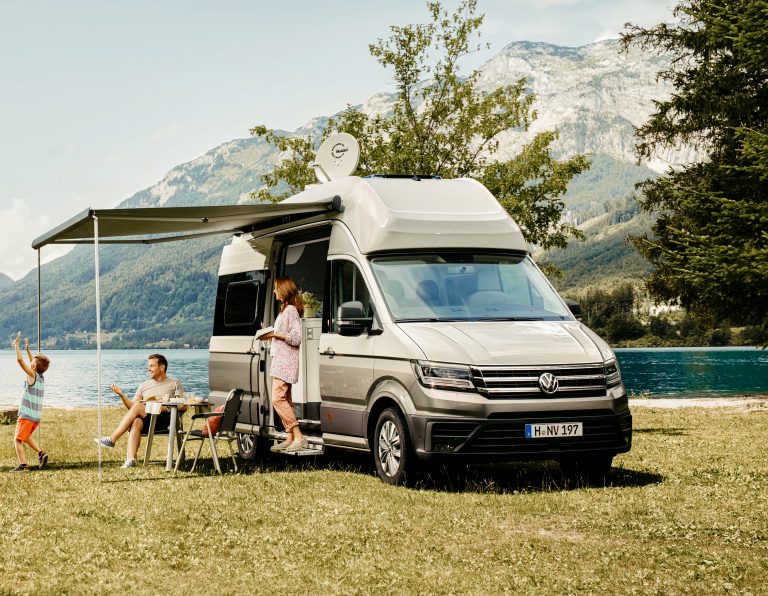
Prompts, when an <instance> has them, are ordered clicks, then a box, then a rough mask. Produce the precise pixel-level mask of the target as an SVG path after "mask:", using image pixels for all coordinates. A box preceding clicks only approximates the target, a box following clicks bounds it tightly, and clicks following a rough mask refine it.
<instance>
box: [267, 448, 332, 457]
mask: <svg viewBox="0 0 768 596" xmlns="http://www.w3.org/2000/svg"><path fill="white" fill-rule="evenodd" d="M274 453H276V454H277V455H287V456H288V457H291V456H296V457H307V456H313V455H322V454H323V453H325V449H324V448H323V446H322V445H318V446H317V447H313V446H311V445H310V446H309V447H307V448H306V449H302V450H301V451H275V452H274Z"/></svg>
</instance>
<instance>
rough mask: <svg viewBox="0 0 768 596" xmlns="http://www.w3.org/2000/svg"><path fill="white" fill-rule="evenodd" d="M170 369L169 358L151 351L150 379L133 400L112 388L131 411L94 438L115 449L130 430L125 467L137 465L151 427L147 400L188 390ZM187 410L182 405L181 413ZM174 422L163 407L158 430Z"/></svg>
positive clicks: (139, 389) (168, 411)
mask: <svg viewBox="0 0 768 596" xmlns="http://www.w3.org/2000/svg"><path fill="white" fill-rule="evenodd" d="M167 370H168V361H167V360H166V359H165V356H163V355H162V354H150V355H149V356H148V364H147V372H148V373H149V376H150V378H149V379H148V380H146V381H144V382H143V383H142V384H141V385H139V388H138V389H137V390H136V395H134V396H133V399H132V400H131V399H128V396H127V395H126V394H125V393H124V392H123V390H122V389H120V387H118V386H117V385H114V384H113V385H112V391H114V392H115V393H116V394H117V395H118V396H119V397H120V399H121V400H123V405H124V406H125V407H126V408H127V409H128V412H126V414H125V416H123V419H122V420H121V421H120V424H118V425H117V428H116V429H115V432H113V433H112V434H111V435H109V436H105V437H102V438H101V439H94V441H96V443H97V444H98V443H100V444H101V446H102V447H107V448H109V449H114V447H115V443H117V441H118V439H120V437H122V436H123V434H125V433H126V431H130V432H129V434H128V450H127V453H126V457H125V463H124V464H123V465H122V466H121V467H123V468H133V467H135V466H136V454H137V453H138V451H139V444H140V443H141V435H142V434H147V432H146V431H147V430H148V429H149V418H147V409H146V403H147V402H149V401H162V400H163V399H164V398H165V396H168V397H174V395H177V394H179V393H183V392H184V388H183V387H182V385H181V381H179V380H178V379H174V378H173V377H169V376H168V375H167V374H166V371H167ZM185 409H186V407H184V406H181V407H180V408H179V412H183V411H184V410H185ZM170 422H171V414H170V410H169V409H168V408H166V407H163V408H162V409H161V411H160V413H159V414H157V419H156V420H155V432H158V431H165V430H168V427H169V426H170ZM142 431H144V432H142Z"/></svg>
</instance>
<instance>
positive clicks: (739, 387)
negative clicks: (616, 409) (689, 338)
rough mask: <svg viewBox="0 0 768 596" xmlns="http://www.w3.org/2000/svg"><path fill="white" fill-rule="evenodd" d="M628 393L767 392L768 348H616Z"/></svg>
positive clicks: (707, 394) (704, 394)
mask: <svg viewBox="0 0 768 596" xmlns="http://www.w3.org/2000/svg"><path fill="white" fill-rule="evenodd" d="M616 357H617V358H618V359H619V365H620V366H621V376H622V379H623V380H624V385H625V386H626V388H627V392H628V393H629V394H630V395H632V393H635V394H640V393H644V392H649V394H650V395H649V396H648V397H680V398H688V397H728V396H733V395H753V394H758V393H762V394H766V393H768V350H759V349H757V348H742V347H738V348H643V349H617V350H616Z"/></svg>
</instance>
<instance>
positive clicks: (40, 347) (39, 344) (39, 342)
mask: <svg viewBox="0 0 768 596" xmlns="http://www.w3.org/2000/svg"><path fill="white" fill-rule="evenodd" d="M40 250H41V249H40V248H38V249H37V351H38V352H42V351H43V345H42V339H41V335H40V316H41V315H40V313H41V312H42V310H41V308H40V305H41V299H40V296H41V295H42V293H43V288H42V286H41V285H40Z"/></svg>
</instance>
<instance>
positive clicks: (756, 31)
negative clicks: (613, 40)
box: [621, 0, 768, 342]
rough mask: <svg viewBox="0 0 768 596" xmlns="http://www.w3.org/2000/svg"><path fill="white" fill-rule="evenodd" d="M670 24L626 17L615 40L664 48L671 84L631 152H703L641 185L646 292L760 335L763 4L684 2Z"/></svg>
mask: <svg viewBox="0 0 768 596" xmlns="http://www.w3.org/2000/svg"><path fill="white" fill-rule="evenodd" d="M674 15H675V16H676V17H677V18H678V19H679V23H678V24H675V25H669V24H660V25H657V26H655V27H653V28H650V29H645V28H642V27H638V26H635V25H629V24H628V25H627V28H628V32H627V33H626V34H625V35H623V36H622V40H621V41H622V45H623V47H624V49H627V48H628V47H630V46H638V47H640V48H642V49H650V50H654V51H657V52H665V53H667V52H668V53H671V54H672V55H673V56H674V57H673V60H672V61H671V63H670V65H669V67H668V68H667V69H666V70H663V71H662V72H660V73H659V77H660V78H661V79H665V80H668V81H670V82H671V83H672V84H673V85H674V88H675V91H674V93H673V94H672V96H671V97H670V98H669V99H668V100H665V101H660V102H657V103H656V111H655V113H653V114H652V115H651V117H650V119H649V120H648V122H646V123H645V124H644V125H642V126H641V127H640V128H639V129H638V130H637V135H638V138H639V144H638V146H637V153H638V158H640V159H642V158H649V157H652V156H653V155H654V154H658V153H659V152H660V151H663V150H665V149H667V148H670V147H675V146H677V145H678V144H680V143H685V144H689V145H691V146H693V147H695V148H697V149H698V150H699V151H701V152H702V153H704V154H705V155H706V157H705V158H704V159H702V161H700V162H698V163H692V164H690V165H687V166H685V167H682V168H670V170H669V171H668V172H667V173H666V175H665V176H662V177H660V178H658V179H656V180H649V181H647V182H644V183H642V184H641V185H640V190H641V191H642V195H643V196H642V198H641V205H642V207H643V209H644V210H646V211H648V212H651V213H653V214H655V215H656V216H657V219H656V221H655V224H654V225H653V227H652V234H651V235H645V236H640V237H635V238H633V239H632V241H633V243H634V245H635V246H636V247H637V249H638V250H639V251H640V252H641V253H642V254H643V255H644V256H645V257H646V258H647V259H648V260H649V261H650V262H651V263H652V264H653V265H654V266H655V270H654V271H653V273H652V274H651V276H650V277H649V279H648V280H647V287H648V289H649V291H650V293H651V294H652V295H653V296H654V297H655V298H657V299H660V300H668V301H672V302H674V303H679V304H681V305H682V306H683V307H685V308H686V309H687V310H688V311H689V312H690V313H691V314H692V316H694V317H695V318H696V320H697V321H698V322H699V323H700V324H702V325H704V326H706V327H708V328H714V327H717V326H718V325H720V324H722V323H730V324H733V325H759V326H760V328H761V333H760V341H761V342H765V341H766V340H768V110H767V109H766V106H768V27H766V22H768V2H766V0H684V1H682V2H681V3H680V4H678V5H677V7H676V8H675V10H674Z"/></svg>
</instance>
